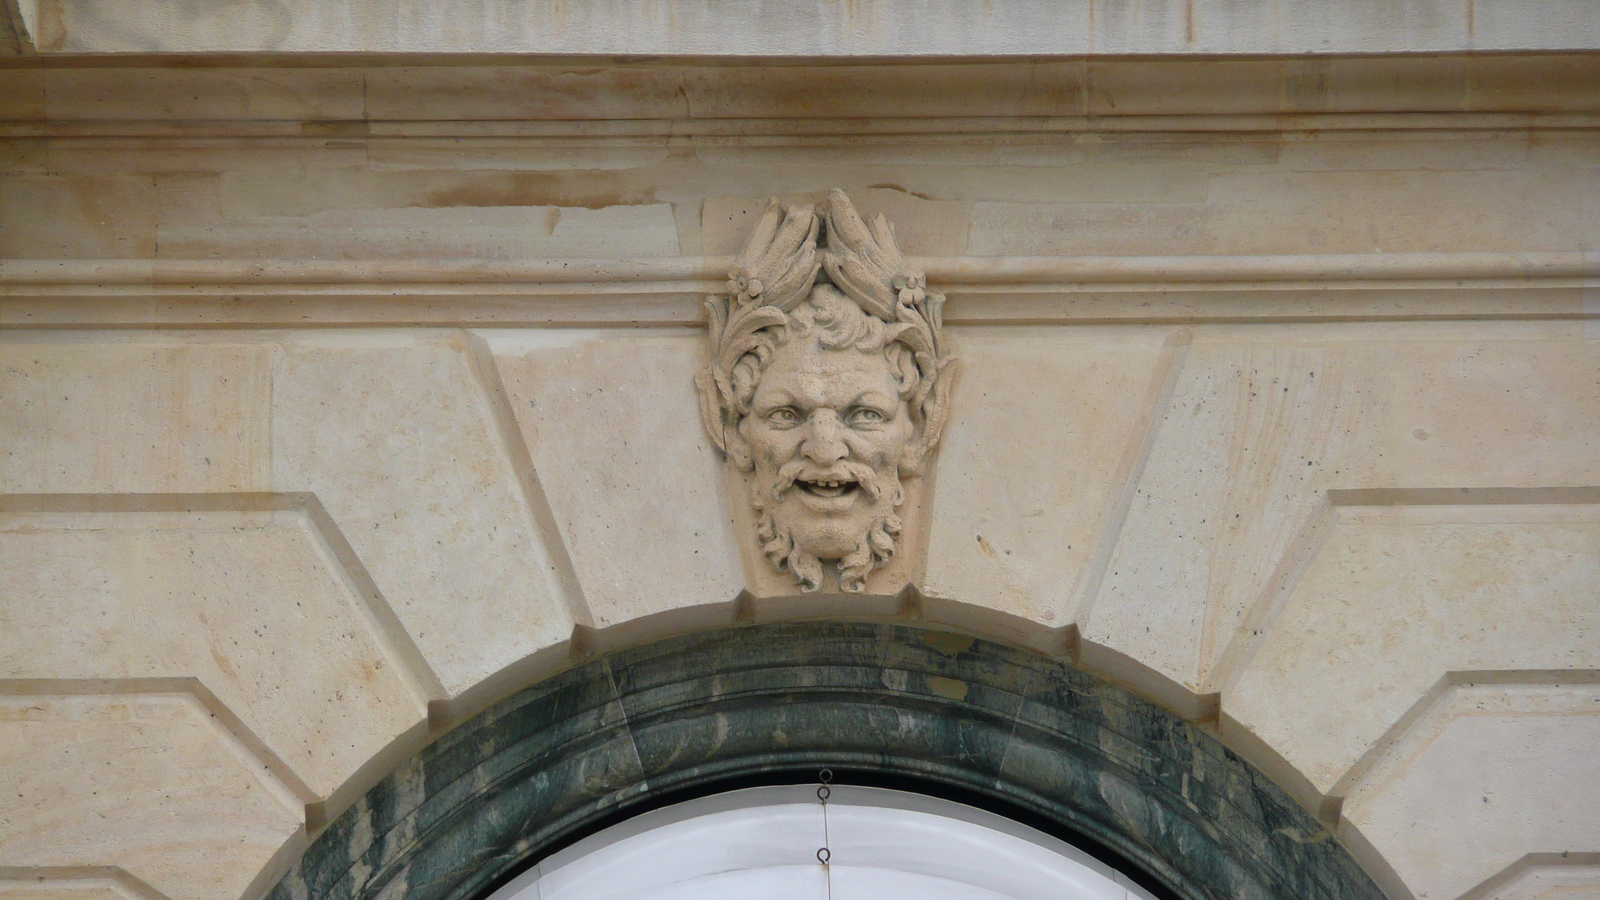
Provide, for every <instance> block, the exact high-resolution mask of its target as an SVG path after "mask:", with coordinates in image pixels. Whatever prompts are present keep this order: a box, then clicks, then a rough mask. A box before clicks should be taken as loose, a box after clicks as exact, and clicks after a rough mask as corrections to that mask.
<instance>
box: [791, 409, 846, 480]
mask: <svg viewBox="0 0 1600 900" xmlns="http://www.w3.org/2000/svg"><path fill="white" fill-rule="evenodd" d="M800 453H801V455H803V456H804V457H805V458H806V459H809V460H811V461H812V462H814V463H816V464H817V465H819V466H831V465H833V464H834V463H836V462H838V461H839V460H841V459H844V458H845V457H846V456H849V455H850V450H849V448H848V447H846V446H845V445H844V435H843V433H842V426H841V425H840V424H839V417H838V416H837V415H835V414H834V412H833V411H832V410H828V409H821V410H817V411H816V412H814V413H812V414H811V418H810V420H808V421H807V422H806V439H805V443H803V444H801V445H800Z"/></svg>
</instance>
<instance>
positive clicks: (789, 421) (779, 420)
mask: <svg viewBox="0 0 1600 900" xmlns="http://www.w3.org/2000/svg"><path fill="white" fill-rule="evenodd" d="M767 424H768V425H771V426H772V427H774V428H793V427H794V426H796V425H799V424H800V414H799V413H798V412H796V411H795V410H793V409H791V408H790V407H787V406H785V407H783V408H781V409H775V410H773V411H772V412H769V413H767Z"/></svg>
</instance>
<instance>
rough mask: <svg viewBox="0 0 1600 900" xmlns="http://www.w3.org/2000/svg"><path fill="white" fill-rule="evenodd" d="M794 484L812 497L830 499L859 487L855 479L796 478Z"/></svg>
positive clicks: (844, 494) (847, 493) (842, 495)
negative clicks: (818, 479) (813, 479)
mask: <svg viewBox="0 0 1600 900" xmlns="http://www.w3.org/2000/svg"><path fill="white" fill-rule="evenodd" d="M794 485H795V487H797V488H799V489H800V490H802V491H804V492H805V493H807V494H810V495H811V496H813V497H827V498H830V499H832V498H834V497H844V496H847V495H849V494H851V493H853V492H855V491H856V490H859V489H860V487H861V484H860V483H859V482H855V481H807V480H805V479H803V478H802V479H798V480H796V481H795V483H794Z"/></svg>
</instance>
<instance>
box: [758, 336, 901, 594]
mask: <svg viewBox="0 0 1600 900" xmlns="http://www.w3.org/2000/svg"><path fill="white" fill-rule="evenodd" d="M739 431H740V435H741V436H742V437H743V438H744V441H745V442H746V444H747V445H748V446H749V448H750V455H751V459H752V462H753V463H754V473H753V474H754V478H753V483H752V496H751V502H752V503H753V505H754V506H755V508H756V510H757V511H758V512H759V513H760V514H761V523H760V525H759V526H758V527H759V530H760V532H761V534H760V537H761V539H762V542H763V545H764V548H765V550H766V553H767V556H768V557H769V558H770V559H772V561H773V562H774V563H775V564H781V565H782V566H783V567H785V568H788V569H789V570H790V571H791V572H793V574H794V575H795V577H796V578H797V579H799V580H800V581H801V582H802V583H803V584H805V585H806V586H808V587H810V588H811V589H813V590H814V589H815V587H813V586H814V585H817V584H820V582H821V570H822V566H823V563H824V562H825V561H826V562H835V561H836V562H837V565H838V573H839V581H840V584H841V586H842V587H843V588H844V589H845V590H860V589H861V588H860V585H861V582H862V580H863V579H864V578H865V577H866V574H867V573H868V572H870V571H871V569H872V568H873V567H874V566H876V565H878V564H880V563H881V562H882V561H883V560H884V559H886V558H887V557H888V556H889V555H891V554H892V553H893V552H894V537H895V536H896V535H897V534H899V532H900V520H899V518H898V517H897V515H896V512H895V510H896V508H897V507H898V506H899V505H900V503H901V501H902V498H903V496H904V495H903V493H902V491H901V486H900V467H901V463H902V460H903V458H904V456H905V453H906V448H907V446H908V443H909V442H910V441H911V439H912V437H913V434H914V432H915V427H914V425H913V423H912V420H911V416H910V412H909V410H908V409H907V405H906V401H905V400H904V399H902V397H901V385H900V382H899V381H898V380H897V379H896V377H895V375H894V373H893V371H892V370H891V368H890V364H889V361H888V359H887V357H886V355H885V354H884V353H883V352H882V351H881V350H878V351H869V352H864V351H861V350H857V349H854V348H853V347H846V348H844V349H838V350H834V349H827V348H825V347H823V346H822V344H821V342H819V341H818V340H815V339H807V338H800V339H797V340H794V341H791V342H788V343H784V344H782V345H780V346H779V347H778V348H777V349H776V350H775V352H774V353H773V356H772V359H771V361H770V363H769V364H768V366H767V367H766V369H765V370H764V371H763V372H762V374H761V380H760V383H759V384H758V385H757V387H756V390H755V393H754V395H753V396H752V398H751V402H750V412H749V413H748V414H747V415H746V416H745V417H744V418H743V420H742V421H741V422H740V423H739Z"/></svg>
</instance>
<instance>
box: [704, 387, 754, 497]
mask: <svg viewBox="0 0 1600 900" xmlns="http://www.w3.org/2000/svg"><path fill="white" fill-rule="evenodd" d="M694 386H695V389H696V390H697V391H698V392H699V394H700V422H701V424H703V425H704V426H705V429H706V435H707V436H708V437H710V438H711V443H712V445H713V446H715V447H716V448H717V449H718V450H720V451H721V452H722V453H723V454H724V455H726V456H727V457H728V459H729V460H730V461H732V462H733V464H734V465H736V466H738V467H739V468H740V470H741V471H745V472H749V471H751V470H752V469H754V468H755V461H754V459H753V458H752V457H751V456H750V444H749V443H748V442H747V441H745V439H744V435H742V434H740V433H739V427H738V425H737V423H736V422H734V416H733V415H732V410H731V409H730V408H729V406H728V405H727V403H726V392H725V391H724V390H723V388H722V385H720V384H719V383H718V380H717V375H716V372H715V370H714V369H712V368H711V367H710V366H707V367H706V368H705V369H702V370H701V371H700V372H698V373H696V374H695V376H694Z"/></svg>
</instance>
